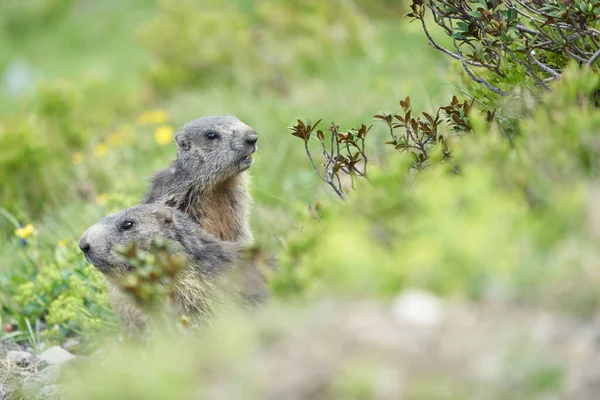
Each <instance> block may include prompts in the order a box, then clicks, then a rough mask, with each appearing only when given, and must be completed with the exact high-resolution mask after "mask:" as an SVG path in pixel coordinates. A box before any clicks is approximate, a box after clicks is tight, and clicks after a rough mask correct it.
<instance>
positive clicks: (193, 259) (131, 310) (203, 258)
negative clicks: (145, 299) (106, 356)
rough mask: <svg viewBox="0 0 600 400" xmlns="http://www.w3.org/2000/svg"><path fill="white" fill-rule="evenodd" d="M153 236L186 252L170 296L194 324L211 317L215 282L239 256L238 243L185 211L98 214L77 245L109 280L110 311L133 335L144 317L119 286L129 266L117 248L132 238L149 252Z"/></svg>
mask: <svg viewBox="0 0 600 400" xmlns="http://www.w3.org/2000/svg"><path fill="white" fill-rule="evenodd" d="M154 238H163V239H165V240H168V241H171V242H174V243H176V244H178V246H177V247H178V248H179V251H181V252H182V253H183V254H184V255H185V257H186V266H185V267H184V268H183V269H182V270H181V271H180V272H179V274H178V275H177V276H176V277H175V290H174V293H173V296H172V299H171V300H172V303H173V305H175V306H176V308H177V310H178V311H179V312H180V313H181V314H182V315H185V316H188V317H190V319H192V320H193V321H197V322H206V321H207V320H208V319H209V318H210V313H211V311H212V310H211V309H210V296H211V295H212V294H214V288H215V283H216V280H217V279H218V278H219V277H221V276H223V274H224V273H225V272H227V271H228V270H229V269H230V268H231V267H232V266H233V265H234V263H235V262H236V261H237V260H238V259H239V252H240V248H239V245H238V244H236V243H233V242H227V241H222V240H219V239H217V238H215V237H213V236H212V235H210V234H208V233H206V232H205V231H204V230H203V229H202V228H201V227H200V226H199V225H198V224H197V223H196V222H194V221H193V220H191V219H190V218H189V217H188V216H187V215H185V214H183V213H182V212H179V211H177V210H173V209H172V208H170V207H167V206H165V205H162V204H146V205H139V206H135V207H132V208H129V209H126V210H123V211H120V212H117V213H115V214H111V215H108V216H106V217H104V218H102V219H101V220H100V221H99V222H98V223H96V224H95V225H93V226H92V227H91V228H89V229H88V230H87V231H86V232H85V233H84V234H83V236H82V237H81V239H80V240H79V247H80V248H81V250H82V251H83V253H84V254H85V258H86V259H87V260H88V262H90V263H91V264H93V265H94V266H95V267H96V268H97V269H98V270H100V271H101V272H102V273H103V274H104V275H106V277H107V278H108V282H109V288H110V292H109V296H110V302H111V306H112V308H113V311H114V312H115V313H116V314H117V316H118V317H119V320H120V322H121V327H122V329H123V331H125V332H126V333H128V334H130V335H132V336H139V335H140V334H143V333H145V332H147V328H148V326H147V325H148V324H147V322H148V321H147V318H148V316H147V315H145V313H144V312H142V310H141V309H140V308H139V307H138V306H137V304H136V303H135V301H134V300H133V299H132V298H130V297H129V296H128V295H126V294H125V293H124V292H123V291H122V290H121V289H120V285H119V281H120V279H121V278H122V277H123V276H125V275H126V274H127V273H128V272H129V271H132V270H133V267H132V266H131V265H129V264H128V263H127V262H126V261H125V260H124V259H123V258H122V257H121V256H120V255H119V254H118V253H117V251H116V250H117V248H118V247H124V246H126V245H127V244H128V243H130V242H133V241H134V242H136V243H137V245H138V247H139V248H140V249H142V250H149V246H150V243H151V241H152V239H154Z"/></svg>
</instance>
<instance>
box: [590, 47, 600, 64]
mask: <svg viewBox="0 0 600 400" xmlns="http://www.w3.org/2000/svg"><path fill="white" fill-rule="evenodd" d="M598 58H600V49H599V50H598V51H596V52H595V53H594V55H593V56H592V58H590V59H589V60H588V62H587V65H588V66H591V65H592V64H594V63H595V62H596V60H597V59H598Z"/></svg>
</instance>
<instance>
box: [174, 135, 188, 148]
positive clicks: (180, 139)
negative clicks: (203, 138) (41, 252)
mask: <svg viewBox="0 0 600 400" xmlns="http://www.w3.org/2000/svg"><path fill="white" fill-rule="evenodd" d="M175 142H177V146H178V147H179V148H180V149H181V151H188V150H189V149H190V142H189V141H188V139H187V138H186V137H185V135H184V134H183V133H181V132H179V133H178V134H176V135H175Z"/></svg>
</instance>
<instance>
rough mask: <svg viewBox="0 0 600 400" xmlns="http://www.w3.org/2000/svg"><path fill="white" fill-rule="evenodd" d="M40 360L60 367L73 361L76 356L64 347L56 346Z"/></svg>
mask: <svg viewBox="0 0 600 400" xmlns="http://www.w3.org/2000/svg"><path fill="white" fill-rule="evenodd" d="M40 358H41V359H42V360H44V361H46V362H47V363H48V364H50V365H60V364H63V363H65V362H67V361H71V360H73V359H74V358H75V356H74V355H73V354H71V353H69V352H68V351H66V350H65V349H63V348H62V347H59V346H54V347H50V348H49V349H48V350H46V351H44V352H43V353H42V355H41V356H40Z"/></svg>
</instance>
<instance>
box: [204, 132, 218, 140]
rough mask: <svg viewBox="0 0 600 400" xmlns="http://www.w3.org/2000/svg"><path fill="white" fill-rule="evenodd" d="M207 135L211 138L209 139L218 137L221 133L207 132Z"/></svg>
mask: <svg viewBox="0 0 600 400" xmlns="http://www.w3.org/2000/svg"><path fill="white" fill-rule="evenodd" d="M206 137H207V138H209V139H216V138H217V137H219V135H217V133H216V132H208V133H207V134H206Z"/></svg>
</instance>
